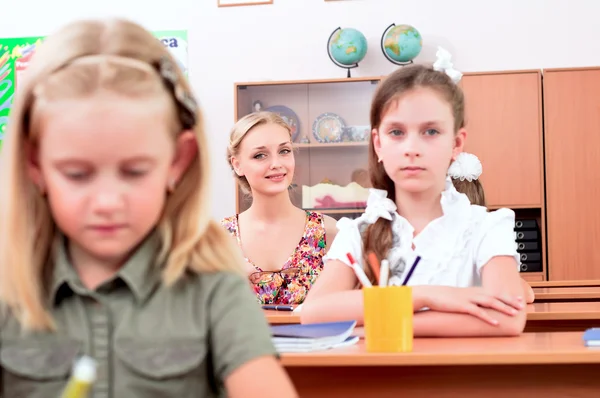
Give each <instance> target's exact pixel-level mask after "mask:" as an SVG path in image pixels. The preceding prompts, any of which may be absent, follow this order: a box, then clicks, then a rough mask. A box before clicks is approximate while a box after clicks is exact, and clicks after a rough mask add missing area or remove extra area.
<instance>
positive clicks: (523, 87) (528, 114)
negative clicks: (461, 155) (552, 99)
mask: <svg viewBox="0 0 600 398" xmlns="http://www.w3.org/2000/svg"><path fill="white" fill-rule="evenodd" d="M541 84H542V79H541V73H540V71H538V70H534V71H509V72H482V73H467V74H465V75H464V76H463V79H462V80H461V86H462V88H463V91H464V93H465V102H466V104H465V106H466V109H465V112H466V128H467V141H466V144H465V151H466V152H470V153H473V154H475V155H477V156H478V157H479V159H480V160H481V163H482V165H483V174H482V175H481V179H480V181H481V183H482V184H483V187H484V189H485V196H486V201H487V205H488V207H489V208H491V209H494V208H499V207H508V208H512V209H513V210H515V213H516V217H517V220H520V219H534V220H536V222H537V225H538V229H539V230H538V231H537V249H535V250H536V251H535V254H534V255H535V256H538V257H539V256H540V255H541V270H539V269H540V261H536V262H534V263H528V262H527V261H528V260H527V259H526V257H527V255H529V254H528V253H524V254H523V253H521V255H522V256H523V255H525V257H524V258H525V260H524V262H523V264H526V266H530V267H531V268H530V270H534V272H522V275H523V276H524V277H525V278H526V279H528V280H536V281H539V280H543V279H544V278H545V269H546V256H545V253H546V250H545V242H546V239H545V230H546V228H545V217H544V214H545V210H544V206H545V203H544V163H543V161H544V160H543V129H542V89H541ZM526 266H523V269H525V267H526ZM538 270H539V271H538Z"/></svg>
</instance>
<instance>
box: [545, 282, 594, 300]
mask: <svg viewBox="0 0 600 398" xmlns="http://www.w3.org/2000/svg"><path fill="white" fill-rule="evenodd" d="M533 292H534V293H535V301H536V302H538V303H539V302H546V301H598V300H600V286H588V287H534V288H533Z"/></svg>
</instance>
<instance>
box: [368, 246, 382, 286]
mask: <svg viewBox="0 0 600 398" xmlns="http://www.w3.org/2000/svg"><path fill="white" fill-rule="evenodd" d="M368 258H369V265H371V269H372V270H373V274H374V275H375V280H377V281H378V280H379V275H380V273H381V272H380V270H381V266H380V265H379V260H377V255H376V254H375V253H373V252H370V253H369V254H368Z"/></svg>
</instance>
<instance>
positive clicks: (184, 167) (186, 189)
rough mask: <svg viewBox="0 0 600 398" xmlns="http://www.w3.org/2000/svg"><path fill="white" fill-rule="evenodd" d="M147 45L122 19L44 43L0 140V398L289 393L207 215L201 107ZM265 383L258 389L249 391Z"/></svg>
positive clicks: (164, 56)
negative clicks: (69, 383) (82, 363)
mask: <svg viewBox="0 0 600 398" xmlns="http://www.w3.org/2000/svg"><path fill="white" fill-rule="evenodd" d="M175 65H176V64H175V61H174V60H173V58H172V57H171V56H170V55H169V53H168V51H167V50H166V49H165V48H164V47H163V45H162V44H161V43H160V42H159V41H158V40H156V39H155V38H154V37H153V36H152V35H151V34H150V33H149V32H147V31H146V30H144V29H143V28H142V27H140V26H138V25H136V24H134V23H131V22H127V21H122V20H114V21H107V22H104V21H81V22H75V23H72V24H70V25H68V26H66V27H64V28H63V29H61V30H60V31H59V32H57V33H56V34H54V35H52V36H51V37H49V38H48V39H47V40H46V41H45V42H44V43H43V44H42V46H41V48H40V49H39V51H38V52H37V53H36V55H35V58H34V60H33V63H32V64H31V66H30V68H29V69H28V71H27V80H26V82H25V83H24V85H23V86H22V87H21V89H20V91H19V93H18V95H17V97H16V99H15V104H14V108H13V109H12V113H11V116H10V118H11V120H10V123H9V132H8V134H7V139H6V142H5V144H4V146H3V148H2V156H3V159H2V161H3V163H2V168H1V169H0V173H2V174H1V180H2V181H3V183H4V184H5V186H6V187H9V189H3V190H2V196H1V198H0V300H1V301H2V304H3V309H4V310H5V311H3V312H2V319H0V327H1V329H0V332H1V333H0V345H1V346H2V347H1V350H2V361H1V369H0V371H1V373H2V374H1V375H0V376H1V379H2V380H3V385H2V386H1V387H0V388H1V390H0V396H2V397H21V396H27V397H29V398H41V397H44V398H45V397H58V396H59V395H60V394H61V391H62V390H63V388H64V386H65V384H66V380H67V377H68V373H69V370H70V368H71V365H72V363H73V361H74V360H75V359H76V358H77V357H78V356H80V355H83V354H86V355H89V356H92V357H93V358H94V359H95V361H96V363H97V365H98V375H97V380H96V382H95V384H94V395H95V396H96V395H97V396H100V395H102V396H115V397H128V398H135V397H148V396H152V397H173V396H177V397H197V396H202V397H217V396H223V395H225V394H226V395H228V396H230V397H247V396H258V395H260V396H262V397H264V396H273V397H275V396H277V397H280V396H286V397H295V396H296V394H295V392H294V391H293V387H292V385H291V384H290V381H289V380H288V378H287V376H286V375H285V373H284V371H283V370H282V368H281V367H280V365H279V364H278V363H277V361H276V359H275V355H276V353H275V351H274V349H273V346H272V345H271V341H270V335H269V331H268V326H267V325H266V323H265V319H264V317H263V315H262V313H261V310H260V308H259V306H258V305H256V303H254V302H253V300H251V297H252V295H251V292H250V291H249V289H248V285H247V282H246V281H245V278H244V277H243V276H242V265H241V264H242V263H243V260H242V258H241V257H240V256H239V250H238V249H237V248H236V247H235V246H234V245H231V240H230V238H229V237H228V236H227V234H226V233H225V232H224V231H223V230H222V228H221V227H220V226H219V225H218V224H217V223H215V222H214V221H213V220H211V219H210V217H209V212H210V206H209V204H208V197H209V192H208V187H209V182H208V176H209V173H210V169H209V160H208V150H207V145H206V137H205V132H204V128H203V121H202V113H201V112H200V110H199V108H198V106H197V105H196V102H195V101H194V97H193V94H192V92H191V89H190V87H189V85H188V83H187V81H186V79H185V78H184V76H183V75H182V73H181V71H180V70H179V69H178V68H177V67H176V66H175ZM265 385H269V386H270V388H268V389H265V388H264V386H265Z"/></svg>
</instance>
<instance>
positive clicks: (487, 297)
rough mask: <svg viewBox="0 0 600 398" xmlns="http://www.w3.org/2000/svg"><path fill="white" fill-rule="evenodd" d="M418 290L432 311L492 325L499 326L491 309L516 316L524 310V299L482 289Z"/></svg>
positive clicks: (445, 288)
mask: <svg viewBox="0 0 600 398" xmlns="http://www.w3.org/2000/svg"><path fill="white" fill-rule="evenodd" d="M420 289H422V290H418V291H417V294H418V295H423V296H422V297H421V300H422V302H423V303H424V304H425V306H426V307H428V308H429V309H431V310H434V311H440V312H454V313H464V314H469V315H473V316H474V317H477V318H479V319H481V320H483V321H485V322H487V323H490V324H492V325H498V321H497V320H495V319H494V318H493V317H492V316H491V314H490V313H488V312H487V311H485V310H484V308H489V309H492V310H496V311H498V312H501V313H503V314H506V315H511V316H514V315H516V314H517V313H518V312H519V311H520V310H522V309H523V308H524V304H523V298H522V297H508V296H500V295H494V294H492V293H490V292H489V291H486V290H485V289H483V288H481V287H469V288H458V287H448V286H423V287H420Z"/></svg>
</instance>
